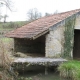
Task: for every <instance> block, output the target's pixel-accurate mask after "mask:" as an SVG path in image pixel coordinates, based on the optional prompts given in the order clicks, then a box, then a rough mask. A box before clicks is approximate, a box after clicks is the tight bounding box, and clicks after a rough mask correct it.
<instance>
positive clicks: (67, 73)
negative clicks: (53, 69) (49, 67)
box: [58, 61, 80, 80]
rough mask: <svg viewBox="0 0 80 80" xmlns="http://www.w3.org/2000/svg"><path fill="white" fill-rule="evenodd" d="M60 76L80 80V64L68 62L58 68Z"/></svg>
mask: <svg viewBox="0 0 80 80" xmlns="http://www.w3.org/2000/svg"><path fill="white" fill-rule="evenodd" d="M58 70H59V71H60V76H61V77H63V78H66V79H68V80H69V79H70V80H80V62H79V61H68V62H65V63H63V64H61V65H60V66H59V67H58Z"/></svg>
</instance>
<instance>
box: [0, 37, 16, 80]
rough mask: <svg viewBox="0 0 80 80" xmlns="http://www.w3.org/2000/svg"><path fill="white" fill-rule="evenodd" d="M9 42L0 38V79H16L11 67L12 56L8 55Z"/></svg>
mask: <svg viewBox="0 0 80 80" xmlns="http://www.w3.org/2000/svg"><path fill="white" fill-rule="evenodd" d="M10 48H11V44H10V42H9V43H6V42H4V41H3V40H2V39H1V40H0V68H1V71H0V80H17V79H16V78H17V77H16V75H15V73H14V71H13V68H12V67H11V64H12V61H13V58H12V57H11V55H10V51H9V50H10Z"/></svg>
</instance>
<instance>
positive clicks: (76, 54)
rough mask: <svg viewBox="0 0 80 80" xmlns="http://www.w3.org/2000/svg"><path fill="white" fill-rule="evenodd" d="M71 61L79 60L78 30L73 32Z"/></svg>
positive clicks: (79, 34) (79, 31) (79, 36)
mask: <svg viewBox="0 0 80 80" xmlns="http://www.w3.org/2000/svg"><path fill="white" fill-rule="evenodd" d="M73 59H77V60H80V30H78V29H75V30H74V48H73Z"/></svg>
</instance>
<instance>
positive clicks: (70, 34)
mask: <svg viewBox="0 0 80 80" xmlns="http://www.w3.org/2000/svg"><path fill="white" fill-rule="evenodd" d="M74 26H75V15H73V16H71V17H69V18H67V19H66V20H65V31H64V39H65V40H64V41H65V42H64V53H63V57H64V58H68V59H71V51H72V49H73V40H74Z"/></svg>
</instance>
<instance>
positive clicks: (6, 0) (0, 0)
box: [0, 0, 12, 23]
mask: <svg viewBox="0 0 80 80" xmlns="http://www.w3.org/2000/svg"><path fill="white" fill-rule="evenodd" d="M4 5H5V6H6V8H8V9H9V10H10V11H12V10H11V1H10V0H0V7H3V6H4ZM7 17H8V15H7V13H6V14H5V15H4V16H2V15H1V11H0V20H1V19H2V18H3V19H4V23H5V22H6V18H7Z"/></svg>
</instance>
